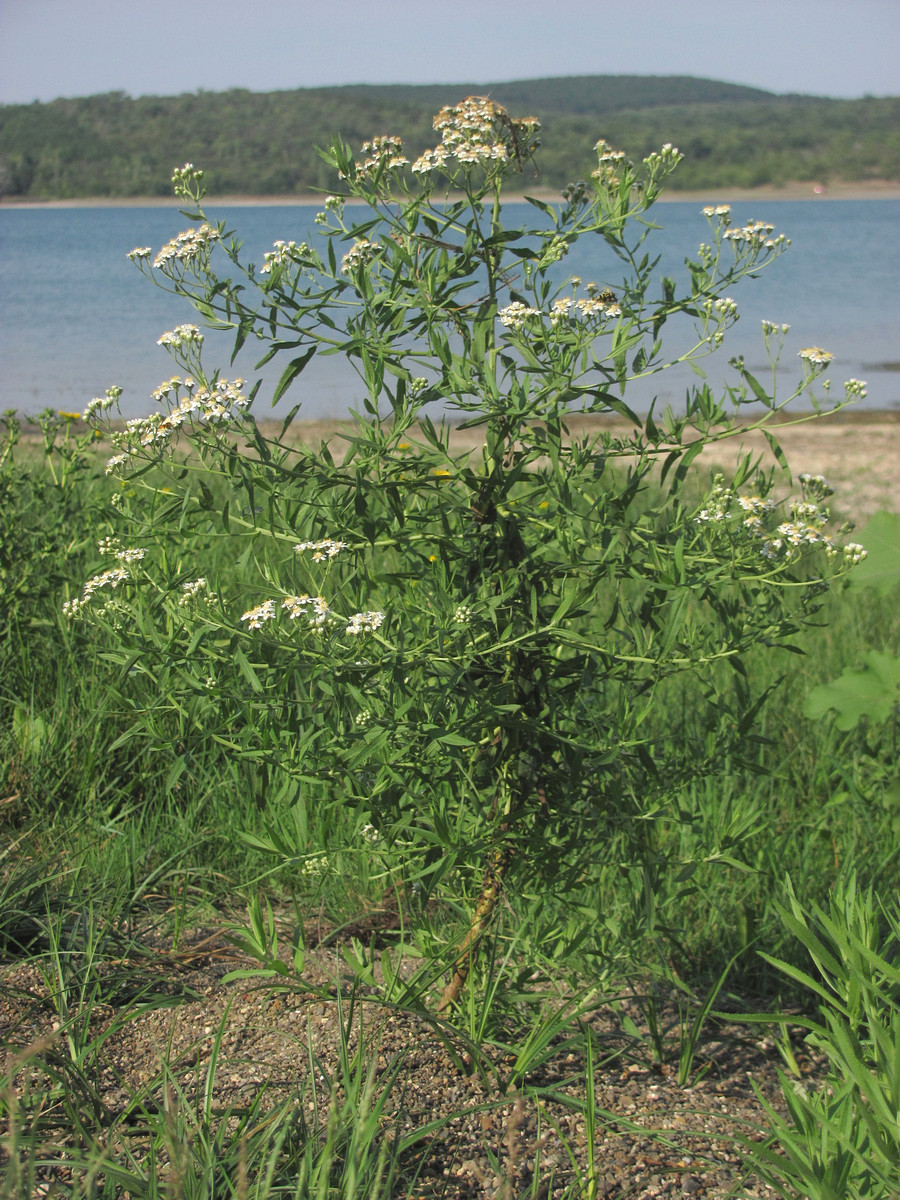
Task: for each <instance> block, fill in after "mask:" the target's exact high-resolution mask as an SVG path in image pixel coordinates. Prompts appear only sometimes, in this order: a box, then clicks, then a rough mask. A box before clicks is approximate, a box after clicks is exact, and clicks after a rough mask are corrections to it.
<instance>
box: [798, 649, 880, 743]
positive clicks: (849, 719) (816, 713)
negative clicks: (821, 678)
mask: <svg viewBox="0 0 900 1200" xmlns="http://www.w3.org/2000/svg"><path fill="white" fill-rule="evenodd" d="M898 689H900V658H897V656H896V655H894V654H883V653H881V652H880V651H878V650H870V651H869V653H868V654H867V655H866V658H865V665H864V666H863V667H862V668H861V669H859V670H854V669H853V668H848V669H847V670H845V671H844V672H843V673H842V674H841V675H839V676H838V678H837V679H835V680H834V681H833V682H832V683H823V684H821V685H820V686H819V687H816V688H813V689H812V691H811V692H810V693H809V695H808V696H807V697H806V702H805V703H804V705H803V715H804V716H806V717H811V718H813V719H814V720H815V719H816V718H818V717H823V716H824V715H825V714H826V713H827V712H829V711H832V710H833V711H834V713H835V714H836V715H835V725H837V727H838V729H845V730H846V729H853V728H854V727H855V726H856V725H858V724H859V722H860V721H861V720H863V719H864V718H865V719H866V720H868V721H871V722H873V723H875V724H880V723H881V722H884V721H887V720H888V719H889V718H890V717H891V715H892V714H893V713H895V712H896V708H897V705H898V703H900V691H898Z"/></svg>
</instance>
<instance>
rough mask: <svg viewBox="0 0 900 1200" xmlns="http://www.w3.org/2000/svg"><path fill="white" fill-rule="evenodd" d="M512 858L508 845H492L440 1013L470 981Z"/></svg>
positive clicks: (443, 994)
mask: <svg viewBox="0 0 900 1200" xmlns="http://www.w3.org/2000/svg"><path fill="white" fill-rule="evenodd" d="M512 857H513V848H512V846H510V845H509V844H508V843H507V844H506V845H504V844H503V843H501V844H500V845H499V846H495V847H494V849H493V850H492V851H491V853H490V856H489V858H488V862H487V866H486V867H485V869H484V877H483V878H482V881H481V893H480V895H479V897H478V903H477V904H476V905H475V911H474V912H473V913H472V922H471V924H470V925H469V928H468V930H467V931H466V935H465V937H464V938H463V940H462V942H461V943H460V947H459V953H458V955H457V957H456V964H455V966H454V969H453V977H452V978H451V980H450V982H449V983H448V984H447V986H446V987H445V988H444V990H443V992H442V993H441V999H440V1003H439V1004H438V1007H437V1011H438V1012H439V1013H442V1012H445V1011H446V1010H447V1009H448V1008H450V1006H451V1005H452V1004H455V1003H456V1001H457V1000H458V999H459V996H460V993H461V992H462V990H463V988H464V987H465V986H466V980H467V979H468V978H469V975H470V973H471V970H472V967H473V966H474V964H475V959H476V957H477V955H478V947H479V944H480V942H481V939H482V937H483V936H484V934H485V933H486V932H487V931H488V929H489V928H490V925H491V922H492V921H493V919H494V916H495V914H496V912H497V908H498V906H499V904H500V900H501V898H502V896H503V880H504V878H505V876H506V872H507V870H508V868H509V864H510V863H511V861H512Z"/></svg>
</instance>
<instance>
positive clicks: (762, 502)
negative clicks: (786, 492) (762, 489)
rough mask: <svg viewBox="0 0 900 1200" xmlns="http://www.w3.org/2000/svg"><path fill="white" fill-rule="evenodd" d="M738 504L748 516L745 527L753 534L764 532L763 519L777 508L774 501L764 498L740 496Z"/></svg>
mask: <svg viewBox="0 0 900 1200" xmlns="http://www.w3.org/2000/svg"><path fill="white" fill-rule="evenodd" d="M738 504H739V505H740V507H741V508H742V509H743V511H744V512H745V513H746V514H747V516H746V517H745V518H744V527H745V528H746V529H749V530H750V532H751V533H761V532H762V531H763V528H764V526H763V518H764V517H765V515H766V513H768V512H771V511H772V509H773V508H774V507H775V503H774V501H772V500H769V499H768V498H767V497H763V496H738Z"/></svg>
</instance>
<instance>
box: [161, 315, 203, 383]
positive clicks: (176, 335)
mask: <svg viewBox="0 0 900 1200" xmlns="http://www.w3.org/2000/svg"><path fill="white" fill-rule="evenodd" d="M156 344H157V346H170V347H171V348H172V349H173V350H180V349H181V348H182V346H189V345H197V346H200V345H202V344H203V334H202V333H201V332H200V330H199V329H198V328H197V326H196V325H176V326H175V328H174V329H172V330H169V332H168V333H164V334H163V335H162V337H161V338H159V339H158V340H157V343H156ZM154 396H155V393H154Z"/></svg>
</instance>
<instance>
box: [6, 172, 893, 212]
mask: <svg viewBox="0 0 900 1200" xmlns="http://www.w3.org/2000/svg"><path fill="white" fill-rule="evenodd" d="M818 186H822V185H818V184H815V183H812V182H796V181H795V182H791V183H786V184H784V185H783V186H781V187H776V186H775V185H773V184H763V185H762V186H760V187H753V188H740V187H711V188H706V189H701V188H694V189H691V190H688V191H675V190H674V189H672V190H669V191H664V192H663V193H662V195H661V196H660V198H659V201H658V203H660V204H679V203H682V204H684V203H687V204H691V203H698V204H726V203H729V202H731V203H733V202H741V201H747V200H750V201H752V200H762V201H765V202H767V201H777V200H788V201H790V200H817V201H828V200H900V182H897V181H894V180H889V179H872V180H836V181H834V182H833V183H830V184H828V185H824V186H823V189H822V191H821V192H818V193H817V192H816V191H815V190H814V189H815V188H816V187H818ZM326 194H327V193H324V192H323V193H321V194H316V193H308V192H305V193H301V194H299V195H285V196H248V195H240V194H238V195H233V196H231V195H223V196H207V197H204V203H205V204H206V205H207V206H213V205H219V206H222V207H227V208H320V207H321V206H322V203H323V201H324V199H325V195H326ZM526 195H529V196H534V197H535V198H537V199H540V200H546V201H549V202H551V203H553V202H555V201H558V200H559V199H560V193H559V192H557V191H555V190H554V189H553V188H545V187H535V188H534V189H529V190H527V191H517V192H510V193H509V194H508V195H504V197H503V198H504V199H505V200H506V201H507V202H508V203H510V204H516V203H521V202H522V201H523V200H524V199H525V196H526ZM347 203H348V205H356V204H362V201H359V200H348V202H347ZM180 207H182V202H180V201H178V200H176V199H175V197H174V196H93V197H91V196H85V197H79V198H77V199H69V200H17V199H15V198H13V197H2V198H0V211H2V210H3V209H41V208H44V209H51V208H52V209H56V208H180Z"/></svg>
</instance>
